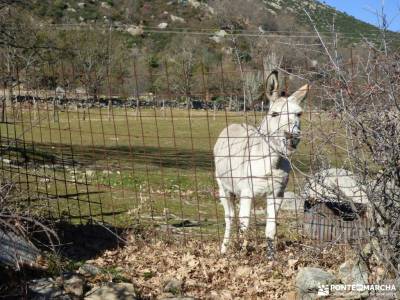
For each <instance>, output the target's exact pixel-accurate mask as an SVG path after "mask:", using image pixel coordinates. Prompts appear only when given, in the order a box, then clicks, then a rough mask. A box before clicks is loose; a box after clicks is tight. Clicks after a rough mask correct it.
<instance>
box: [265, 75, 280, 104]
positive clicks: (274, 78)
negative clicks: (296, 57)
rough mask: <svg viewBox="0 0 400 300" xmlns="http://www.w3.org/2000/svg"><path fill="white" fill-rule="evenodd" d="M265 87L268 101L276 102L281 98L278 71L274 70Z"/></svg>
mask: <svg viewBox="0 0 400 300" xmlns="http://www.w3.org/2000/svg"><path fill="white" fill-rule="evenodd" d="M265 86H266V96H267V98H268V100H270V101H275V100H276V99H277V98H278V96H279V80H278V71H277V70H273V71H272V72H271V74H269V75H268V77H267V81H266V83H265Z"/></svg>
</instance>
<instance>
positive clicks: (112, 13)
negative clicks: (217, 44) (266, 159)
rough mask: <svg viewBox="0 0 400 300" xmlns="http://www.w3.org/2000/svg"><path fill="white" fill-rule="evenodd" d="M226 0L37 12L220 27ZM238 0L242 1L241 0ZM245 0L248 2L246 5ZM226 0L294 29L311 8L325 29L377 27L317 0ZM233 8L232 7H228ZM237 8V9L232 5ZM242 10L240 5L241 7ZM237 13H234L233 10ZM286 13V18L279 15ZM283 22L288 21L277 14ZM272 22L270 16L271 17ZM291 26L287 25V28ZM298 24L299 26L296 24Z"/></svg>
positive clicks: (44, 1) (253, 23) (114, 3)
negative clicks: (291, 21) (288, 21)
mask: <svg viewBox="0 0 400 300" xmlns="http://www.w3.org/2000/svg"><path fill="white" fill-rule="evenodd" d="M218 2H224V1H197V0H171V1H160V0H153V1H142V0H103V1H99V0H70V1H61V0H56V1H51V0H40V1H39V0H35V1H33V12H34V13H35V14H37V15H38V16H40V17H45V18H48V19H49V20H50V21H51V22H52V23H72V24H76V23H94V22H95V23H100V24H103V23H104V24H108V23H109V22H110V21H111V22H113V23H114V24H117V25H123V24H135V25H139V24H141V25H143V26H149V27H157V26H158V25H159V24H160V23H167V24H168V26H169V27H173V28H181V27H185V28H192V29H198V28H206V29H211V28H212V29H215V28H218V27H220V26H219V25H221V24H219V23H220V19H221V16H220V13H219V11H218V9H215V6H218ZM236 2H239V3H236ZM243 2H248V3H247V4H246V5H243V7H242V3H243ZM228 3H229V4H228V5H227V6H232V7H234V6H235V5H238V6H240V8H241V9H243V10H244V11H246V9H248V8H249V7H251V8H252V9H255V10H254V11H253V12H254V13H257V14H258V15H260V12H261V13H262V14H263V18H265V19H271V20H275V21H276V19H277V16H278V15H279V16H280V17H281V16H286V17H289V18H290V19H293V24H292V28H291V29H290V30H289V31H298V28H299V27H298V25H301V28H306V29H310V22H309V19H308V18H307V16H306V14H305V13H304V9H306V10H307V11H308V12H309V13H310V15H311V16H312V18H313V19H314V20H315V22H316V24H317V27H318V28H319V29H320V30H321V31H330V30H331V28H332V23H333V22H334V23H335V27H336V31H338V32H344V33H351V35H352V36H354V35H357V34H360V33H363V34H366V33H374V32H376V30H377V28H376V27H375V26H372V25H370V24H368V23H365V22H362V21H360V20H357V19H356V18H354V17H352V16H349V15H347V14H345V13H343V12H340V11H337V10H335V9H334V8H332V7H330V6H328V5H326V4H323V3H321V2H318V1H314V0H302V1H296V0H258V1H228ZM226 9H227V10H228V11H229V10H230V9H231V7H227V8H226ZM232 10H233V11H235V9H232ZM236 11H237V9H236ZM232 17H235V16H232ZM279 19H281V18H279ZM257 21H259V20H252V19H250V20H249V22H247V23H246V22H244V23H245V24H241V25H243V26H242V27H243V28H242V29H248V30H251V29H254V28H258V27H259V26H260V25H262V24H257ZM277 22H278V23H284V21H283V20H278V21H277ZM269 23H271V22H269ZM281 27H285V26H284V24H278V26H276V25H274V26H269V28H268V26H267V28H266V29H267V30H276V29H282V28H281ZM284 29H288V28H284ZM296 29H297V30H296Z"/></svg>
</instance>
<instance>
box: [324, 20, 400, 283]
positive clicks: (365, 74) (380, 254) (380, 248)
mask: <svg viewBox="0 0 400 300" xmlns="http://www.w3.org/2000/svg"><path fill="white" fill-rule="evenodd" d="M317 33H318V32H317ZM318 35H319V33H318ZM320 38H321V43H322V45H323V47H324V49H325V51H326V56H327V57H328V63H327V64H326V65H325V67H324V68H323V75H324V76H323V77H324V78H323V82H322V87H323V88H322V94H321V98H322V99H324V101H327V102H332V103H334V108H333V112H334V114H335V116H336V117H337V118H339V121H338V122H340V124H341V127H342V128H343V129H344V132H343V134H344V135H345V136H346V140H345V144H340V145H339V144H337V143H334V142H333V141H331V143H332V144H333V146H335V147H340V149H342V151H344V152H345V154H346V156H347V159H346V161H345V163H344V167H346V168H348V169H350V171H351V172H352V173H353V174H354V175H355V178H357V183H358V185H359V187H360V189H361V190H362V192H363V193H364V194H365V195H366V197H367V199H368V206H369V209H370V210H371V214H372V217H370V220H369V221H370V222H371V223H372V224H371V227H370V228H369V229H368V231H367V233H368V234H369V243H368V245H367V247H365V248H360V249H359V250H360V255H361V259H363V260H364V261H365V262H367V263H370V262H371V260H370V258H371V257H372V256H373V257H375V258H377V259H378V260H379V262H380V264H383V266H384V267H385V269H386V270H387V274H386V276H387V277H389V278H390V277H393V276H394V277H396V278H399V277H400V101H399V99H400V84H399V82H400V81H399V79H400V62H399V59H398V57H399V54H398V51H397V50H396V48H395V47H391V46H390V45H391V42H390V41H389V40H388V39H387V28H385V27H384V28H382V30H381V35H380V38H378V39H376V40H372V41H371V40H365V41H364V44H363V45H362V46H361V48H362V49H361V51H360V53H362V55H356V56H354V55H351V56H350V63H348V61H347V60H344V59H343V55H342V54H341V52H340V51H339V50H338V47H337V40H336V39H334V40H333V42H332V43H331V46H327V44H326V43H325V42H324V39H323V38H322V37H321V36H320ZM352 54H353V53H352ZM353 56H354V57H353ZM319 159H320V160H321V161H324V162H325V163H324V164H325V166H326V165H327V164H328V165H329V164H330V163H332V162H330V160H329V158H328V157H319ZM333 192H334V193H336V195H337V199H343V197H342V195H341V194H340V191H333ZM345 200H346V201H349V200H350V202H354V201H352V199H345ZM351 205H352V207H353V209H355V207H354V203H351ZM360 245H362V243H360Z"/></svg>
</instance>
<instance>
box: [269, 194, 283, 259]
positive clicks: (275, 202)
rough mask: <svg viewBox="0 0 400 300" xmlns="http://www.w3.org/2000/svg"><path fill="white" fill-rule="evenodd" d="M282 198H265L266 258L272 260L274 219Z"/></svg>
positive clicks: (273, 251)
mask: <svg viewBox="0 0 400 300" xmlns="http://www.w3.org/2000/svg"><path fill="white" fill-rule="evenodd" d="M281 202H282V198H280V197H277V196H275V195H274V194H272V195H269V196H268V197H267V209H266V219H267V221H266V225H265V236H266V238H267V258H268V259H273V258H274V255H275V236H276V219H277V214H278V211H279V208H280V205H281Z"/></svg>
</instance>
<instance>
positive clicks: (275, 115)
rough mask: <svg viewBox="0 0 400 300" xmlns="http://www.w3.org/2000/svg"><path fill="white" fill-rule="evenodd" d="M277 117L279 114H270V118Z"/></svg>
mask: <svg viewBox="0 0 400 300" xmlns="http://www.w3.org/2000/svg"><path fill="white" fill-rule="evenodd" d="M277 116H279V113H278V112H276V111H274V112H273V113H272V114H271V117H277Z"/></svg>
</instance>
